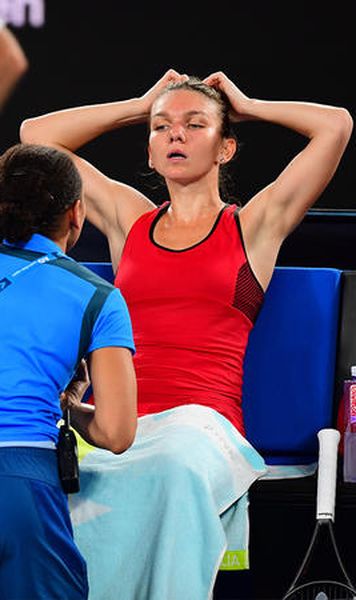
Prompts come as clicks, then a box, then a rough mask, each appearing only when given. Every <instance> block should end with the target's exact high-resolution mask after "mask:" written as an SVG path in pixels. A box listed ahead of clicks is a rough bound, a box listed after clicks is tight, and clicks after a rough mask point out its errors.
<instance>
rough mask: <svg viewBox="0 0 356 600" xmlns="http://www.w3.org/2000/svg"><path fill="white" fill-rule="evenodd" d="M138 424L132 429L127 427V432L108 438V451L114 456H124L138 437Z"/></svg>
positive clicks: (117, 433)
mask: <svg viewBox="0 0 356 600" xmlns="http://www.w3.org/2000/svg"><path fill="white" fill-rule="evenodd" d="M136 429H137V422H136V423H134V424H133V425H132V426H131V427H127V428H126V429H125V431H121V432H116V433H115V434H112V435H110V436H108V439H107V450H110V451H111V452H112V453H113V454H122V453H123V452H125V451H126V450H128V449H129V448H130V446H132V444H133V443H134V441H135V437H136Z"/></svg>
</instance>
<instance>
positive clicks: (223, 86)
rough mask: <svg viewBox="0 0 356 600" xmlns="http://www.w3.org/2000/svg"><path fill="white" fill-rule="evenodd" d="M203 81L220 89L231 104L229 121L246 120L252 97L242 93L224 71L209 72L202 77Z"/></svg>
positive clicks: (248, 115) (248, 116) (248, 117)
mask: <svg viewBox="0 0 356 600" xmlns="http://www.w3.org/2000/svg"><path fill="white" fill-rule="evenodd" d="M204 83H206V84H207V85H210V86H211V87H213V88H215V89H217V90H220V91H221V92H223V93H224V94H225V96H226V97H227V98H228V100H229V102H230V104H231V109H232V110H231V114H230V118H231V121H233V122H235V123H238V122H241V121H248V120H250V119H251V118H252V117H251V116H250V107H251V105H252V104H253V102H254V101H253V99H251V98H249V97H248V96H246V94H244V93H243V92H242V91H241V90H240V89H239V88H238V87H237V86H236V85H235V84H234V83H233V82H232V81H231V79H229V78H228V77H227V76H226V75H225V73H223V72H222V71H217V72H216V73H211V74H210V75H208V77H206V78H205V79H204Z"/></svg>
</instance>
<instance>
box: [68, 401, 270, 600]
mask: <svg viewBox="0 0 356 600" xmlns="http://www.w3.org/2000/svg"><path fill="white" fill-rule="evenodd" d="M80 472H81V473H80V477H81V492H80V493H79V494H76V495H73V496H71V499H70V506H71V516H72V521H73V525H74V535H75V539H76V542H77V544H78V546H79V548H80V550H81V552H82V553H83V555H84V557H85V558H86V560H87V564H88V572H89V587H90V596H89V597H90V600H208V598H211V595H212V590H213V585H214V582H215V578H216V574H217V571H218V569H219V567H220V566H221V568H223V569H236V568H242V569H243V568H248V529H249V528H248V493H247V491H248V489H249V487H250V485H251V484H252V483H253V481H255V480H256V479H257V478H259V477H260V476H261V475H263V474H264V473H265V472H266V467H265V463H264V461H263V459H262V458H261V456H260V455H259V454H258V453H257V452H256V451H255V450H254V449H253V448H252V446H251V445H250V444H249V443H248V442H247V441H246V440H245V439H244V438H243V437H242V436H241V435H240V434H239V433H238V432H237V431H236V429H235V428H234V427H233V426H232V425H231V423H229V421H228V420H227V419H225V418H224V417H223V416H222V415H220V414H218V413H217V412H216V411H214V410H212V409H210V408H207V407H204V406H198V405H189V406H182V407H178V408H175V409H172V410H167V411H164V412H162V413H157V414H154V415H147V416H145V417H141V418H140V419H139V425H138V431H137V436H136V440H135V443H134V444H133V446H132V447H131V448H130V449H129V450H127V451H126V452H125V453H123V454H121V455H118V456H116V455H114V454H112V453H111V452H108V451H105V450H98V449H96V450H94V451H92V452H90V453H89V454H87V455H86V456H85V457H84V458H83V460H82V461H81V463H80ZM223 557H224V560H222V559H223Z"/></svg>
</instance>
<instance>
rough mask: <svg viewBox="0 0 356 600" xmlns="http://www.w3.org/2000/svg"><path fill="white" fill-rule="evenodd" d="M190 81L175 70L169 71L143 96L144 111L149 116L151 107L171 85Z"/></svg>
mask: <svg viewBox="0 0 356 600" xmlns="http://www.w3.org/2000/svg"><path fill="white" fill-rule="evenodd" d="M187 79H188V76H187V75H182V74H181V73H178V71H175V70H174V69H169V70H168V71H166V73H165V74H164V75H163V76H162V77H161V78H160V79H159V80H158V81H157V82H156V83H155V84H154V85H153V86H152V87H151V88H150V89H149V90H148V91H147V92H146V93H145V94H144V95H143V96H141V98H140V100H141V102H142V103H143V105H144V111H145V112H146V114H147V115H149V114H150V112H151V107H152V104H153V103H154V101H155V100H156V98H157V97H158V96H159V94H160V93H161V92H162V90H163V89H164V88H165V87H167V85H169V84H170V83H179V82H181V81H185V80H187Z"/></svg>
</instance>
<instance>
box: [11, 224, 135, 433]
mask: <svg viewBox="0 0 356 600" xmlns="http://www.w3.org/2000/svg"><path fill="white" fill-rule="evenodd" d="M0 315H1V336H0V365H1V367H0V445H1V443H6V442H13V441H19V442H23V441H25V442H35V443H41V442H47V441H52V442H56V441H57V436H58V429H57V426H56V423H57V422H58V420H59V419H60V418H61V414H62V413H61V410H60V403H59V395H60V393H61V392H62V391H63V390H64V389H65V387H66V386H67V385H68V383H69V382H70V380H71V378H72V377H73V375H74V373H75V370H76V368H77V366H78V363H79V362H80V360H81V358H82V357H83V356H86V355H87V354H88V353H90V352H92V351H93V350H97V349H98V348H104V347H107V346H120V347H125V348H129V349H130V350H131V352H134V351H135V348H134V342H133V336H132V327H131V321H130V317H129V313H128V309H127V305H126V302H125V300H124V298H123V297H122V295H121V293H120V291H119V290H118V289H117V288H115V287H114V286H113V285H111V284H109V283H108V282H107V281H105V280H103V279H102V278H101V277H98V276H97V275H95V274H94V273H93V272H92V271H90V270H89V269H87V268H85V267H83V266H82V265H80V264H78V263H77V262H75V261H74V260H72V259H71V258H69V257H68V256H66V255H65V254H64V253H63V252H62V251H61V249H60V248H59V246H57V245H56V244H55V243H54V242H53V241H52V240H50V239H48V238H46V237H44V236H42V235H39V234H35V235H33V236H32V238H31V239H30V241H29V242H27V243H26V244H22V245H21V246H20V245H16V246H14V245H10V244H7V243H3V244H2V245H0ZM119 401H120V399H119V398H118V402H119Z"/></svg>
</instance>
